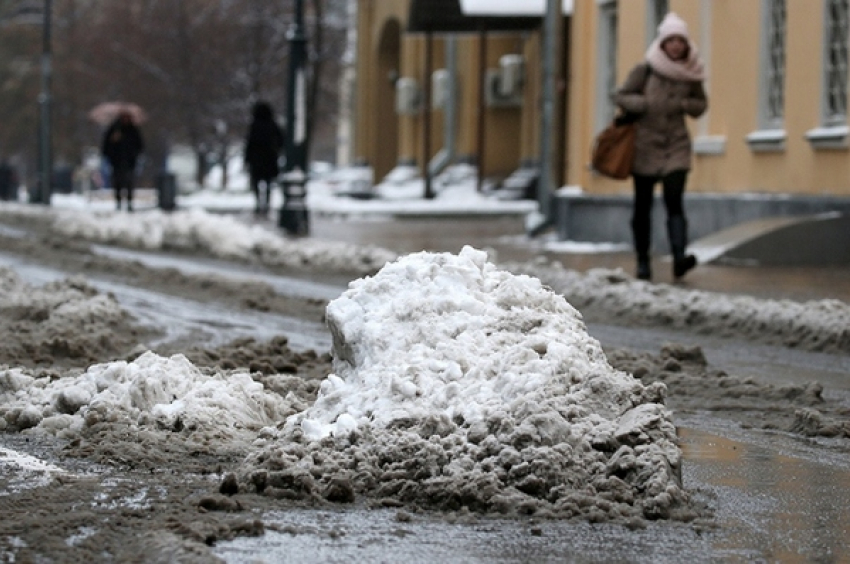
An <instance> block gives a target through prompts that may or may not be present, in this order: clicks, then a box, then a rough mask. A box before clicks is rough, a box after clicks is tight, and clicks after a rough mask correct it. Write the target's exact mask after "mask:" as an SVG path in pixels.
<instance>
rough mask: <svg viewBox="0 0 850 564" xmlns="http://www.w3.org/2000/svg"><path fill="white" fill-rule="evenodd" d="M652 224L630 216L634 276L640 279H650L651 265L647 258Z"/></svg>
mask: <svg viewBox="0 0 850 564" xmlns="http://www.w3.org/2000/svg"><path fill="white" fill-rule="evenodd" d="M651 232H652V225H651V224H650V223H648V222H646V221H641V220H637V219H635V218H632V236H633V238H634V244H635V253H636V254H637V272H636V276H637V277H638V279H640V280H651V279H652V266H651V263H650V260H649V239H650V233H651Z"/></svg>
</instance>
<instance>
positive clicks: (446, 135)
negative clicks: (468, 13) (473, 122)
mask: <svg viewBox="0 0 850 564" xmlns="http://www.w3.org/2000/svg"><path fill="white" fill-rule="evenodd" d="M446 71H447V72H448V77H449V78H448V95H447V97H446V104H445V107H444V108H443V122H444V124H443V148H442V149H440V151H439V152H438V153H437V154H436V155H434V158H433V159H431V162H430V163H429V164H428V173H429V175H431V176H436V175H438V174H440V173H441V172H443V170H445V169H446V167H447V166H449V165H450V164H451V163H452V162H453V161H454V159H455V152H456V147H455V141H456V139H457V131H456V127H457V126H456V124H457V38H455V37H454V36H453V35H451V36H449V37H447V38H446Z"/></svg>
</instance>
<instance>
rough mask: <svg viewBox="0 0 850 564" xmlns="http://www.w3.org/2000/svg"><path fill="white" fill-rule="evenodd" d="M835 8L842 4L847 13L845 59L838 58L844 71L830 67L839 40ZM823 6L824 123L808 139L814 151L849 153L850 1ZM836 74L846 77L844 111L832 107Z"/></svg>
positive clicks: (829, 0)
mask: <svg viewBox="0 0 850 564" xmlns="http://www.w3.org/2000/svg"><path fill="white" fill-rule="evenodd" d="M833 4H838V5H839V6H840V5H842V4H843V10H844V13H843V14H840V15H843V18H844V22H843V23H844V26H845V29H844V30H843V37H839V39H842V40H843V43H844V44H843V53H842V54H841V55H842V56H841V57H839V64H840V65H842V66H843V68H841V67H840V66H839V67H838V68H837V69H836V68H834V67H833V66H832V64H831V61H832V57H831V56H832V52H833V46H834V43H835V39H836V38H835V37H833V36H832V33H831V32H832V31H833V29H835V23H836V22H834V21H833V20H832V18H831V14H832V9H831V8H832V6H833ZM822 5H823V29H824V34H823V61H822V63H821V67H822V83H821V89H822V90H821V123H820V126H819V127H816V128H814V129H810V130H809V131H807V132H806V139H808V141H809V143H810V144H811V146H812V147H813V148H815V149H846V148H847V147H848V134H850V127H848V125H847V104H848V95H850V89H848V86H847V82H848V75H849V74H850V72H848V60H850V38H848V34H850V23H848V21H850V0H824V1H823V4H822ZM840 48H842V47H840ZM834 72H838V73H840V74H843V84H842V85H841V89H842V90H843V92H840V94H841V95H842V97H843V100H840V101H839V105H840V106H843V107H839V108H838V109H837V110H836V108H834V107H833V105H834V104H833V100H832V96H833V92H832V88H831V85H830V79H831V78H832V74H833V73H834Z"/></svg>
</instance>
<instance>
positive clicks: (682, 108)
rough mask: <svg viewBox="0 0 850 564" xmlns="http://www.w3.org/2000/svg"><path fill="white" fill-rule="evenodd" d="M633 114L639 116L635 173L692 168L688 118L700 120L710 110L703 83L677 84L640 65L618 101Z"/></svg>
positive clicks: (636, 134) (645, 173)
mask: <svg viewBox="0 0 850 564" xmlns="http://www.w3.org/2000/svg"><path fill="white" fill-rule="evenodd" d="M614 101H615V103H616V104H617V105H618V106H620V107H621V108H623V109H624V110H625V111H627V112H629V113H635V114H639V115H640V117H639V118H638V121H637V132H636V133H635V160H634V164H633V165H632V173H633V174H638V175H642V176H656V175H657V176H663V175H665V174H668V173H670V172H672V171H675V170H690V168H691V137H690V134H689V133H688V128H687V126H686V125H685V115H689V116H691V117H699V116H701V115H702V114H703V112H705V110H706V108H707V107H708V101H707V99H706V95H705V91H704V90H703V87H702V82H685V81H682V80H673V79H670V78H666V77H664V76H662V75H660V74H659V73H657V72H652V71H650V72H649V73H648V74H647V64H646V63H641V64H639V65H637V66H636V67H635V68H633V69H632V71H631V72H630V73H629V76H628V77H627V78H626V81H625V82H624V83H623V85H622V86H621V87H620V89H619V90H618V91H617V93H616V95H615V97H614Z"/></svg>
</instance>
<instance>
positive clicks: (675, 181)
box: [632, 170, 688, 258]
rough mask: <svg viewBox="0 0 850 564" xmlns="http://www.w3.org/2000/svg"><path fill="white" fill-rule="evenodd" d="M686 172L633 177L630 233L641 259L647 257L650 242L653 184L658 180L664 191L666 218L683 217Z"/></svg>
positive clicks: (676, 171) (677, 171) (636, 175)
mask: <svg viewBox="0 0 850 564" xmlns="http://www.w3.org/2000/svg"><path fill="white" fill-rule="evenodd" d="M687 179H688V171H687V170H675V171H673V172H671V173H669V174H667V175H666V176H641V175H638V174H635V175H634V188H635V199H634V207H633V210H632V232H633V233H634V239H635V251H637V254H638V256H639V257H641V258H646V257H647V256H649V246H650V242H651V240H652V203H653V201H654V191H655V184H656V183H657V182H658V181H659V180H660V181H661V185H662V187H663V191H664V207H665V208H666V209H667V218H668V219H669V218H671V217H676V216H684V215H685V210H684V206H683V204H682V199H683V196H684V194H685V183H686V182H687Z"/></svg>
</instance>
